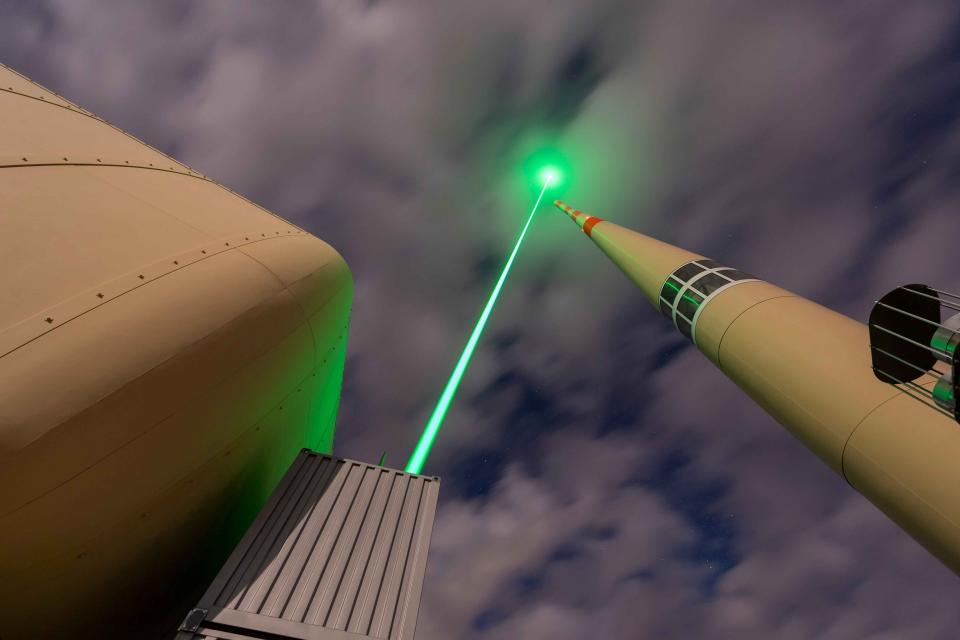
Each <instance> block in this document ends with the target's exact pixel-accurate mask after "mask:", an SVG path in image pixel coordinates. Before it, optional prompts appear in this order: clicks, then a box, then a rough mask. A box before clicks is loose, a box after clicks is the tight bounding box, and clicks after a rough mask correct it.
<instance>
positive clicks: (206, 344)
mask: <svg viewBox="0 0 960 640" xmlns="http://www.w3.org/2000/svg"><path fill="white" fill-rule="evenodd" d="M351 300H352V280H351V276H350V272H349V270H348V268H347V266H346V264H345V262H344V261H343V259H342V258H341V256H340V255H339V254H338V253H337V252H336V251H335V250H334V249H333V248H331V247H330V246H329V245H327V244H326V243H324V242H323V241H322V240H319V239H318V238H316V237H314V236H312V235H310V234H309V233H307V232H305V231H303V230H302V229H300V228H298V227H296V226H294V225H292V224H290V223H288V222H286V221H285V220H283V219H281V218H279V217H277V216H276V215H273V214H272V213H270V212H269V211H266V210H264V209H262V208H260V207H258V206H256V205H254V204H252V203H250V202H249V201H247V200H245V199H244V198H242V197H240V196H238V195H237V194H235V193H233V192H231V191H230V190H229V189H226V188H224V187H223V186H221V185H219V184H217V183H216V182H214V181H213V180H210V179H209V178H207V177H205V176H203V175H201V174H200V173H198V172H197V171H194V170H193V169H191V168H189V167H187V166H185V165H183V164H181V163H179V162H177V161H175V160H173V159H171V158H169V157H167V156H166V155H164V154H162V153H160V152H158V151H157V150H155V149H153V148H151V147H149V146H147V145H145V144H143V143H141V142H139V141H138V140H136V139H134V138H133V137H131V136H129V135H127V134H126V133H124V132H123V131H120V130H119V129H117V128H116V127H113V126H111V125H110V124H108V123H106V122H104V121H103V120H101V119H99V118H98V117H96V116H94V115H93V114H91V113H90V112H88V111H86V110H84V109H82V108H80V107H78V106H76V105H74V104H72V103H70V102H68V101H66V100H64V99H63V98H61V97H60V96H57V95H55V94H53V93H51V92H49V91H47V90H46V89H44V88H43V87H40V86H38V85H37V84H35V83H33V82H31V81H29V80H27V79H26V78H24V77H22V76H20V75H18V74H17V73H15V72H14V71H12V70H10V69H9V68H6V67H0V637H2V638H3V639H4V640H16V639H17V638H44V637H86V635H88V634H89V633H90V632H91V631H92V630H94V629H96V630H98V633H99V635H100V637H107V636H110V637H136V638H140V637H150V635H149V633H150V632H149V630H150V629H155V628H169V629H171V630H172V629H173V628H175V627H176V624H177V623H178V622H179V620H180V618H182V616H183V612H184V611H185V610H187V609H188V608H189V605H190V604H191V603H192V602H194V601H195V600H196V598H197V597H198V595H199V594H200V593H201V592H202V589H203V587H204V586H205V584H206V583H207V582H208V581H209V579H210V577H211V576H212V575H213V574H214V573H215V572H216V570H217V568H218V567H219V566H220V564H221V563H222V562H223V560H224V559H225V558H226V556H227V555H228V554H229V552H230V550H231V549H232V548H233V546H234V544H235V543H236V542H237V540H238V539H239V537H240V535H241V534H242V533H243V530H244V529H245V528H246V527H247V525H248V524H249V523H250V520H251V519H252V518H253V516H254V515H255V514H256V512H257V510H258V509H259V508H260V506H261V505H262V504H263V502H264V500H266V498H267V496H268V495H269V494H270V492H271V490H272V489H273V488H274V486H275V485H276V483H277V481H278V480H279V478H280V477H281V476H282V475H283V473H284V472H285V471H286V470H287V468H288V467H289V465H290V463H291V462H292V461H293V459H294V458H295V457H296V456H297V454H298V452H299V451H300V450H301V448H303V447H310V448H313V449H315V450H318V451H321V452H326V453H329V452H330V451H331V446H332V442H333V435H334V423H335V418H336V413H337V405H338V400H339V396H340V385H341V380H342V374H343V363H344V353H345V345H346V340H347V328H348V323H349V314H350V305H351ZM165 616H168V617H166V618H165V619H161V618H164V617H165ZM133 622H136V624H137V626H135V627H131V626H128V625H130V624H131V623H133Z"/></svg>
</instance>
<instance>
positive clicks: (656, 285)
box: [554, 201, 960, 572]
mask: <svg viewBox="0 0 960 640" xmlns="http://www.w3.org/2000/svg"><path fill="white" fill-rule="evenodd" d="M554 204H555V205H556V206H557V207H558V208H559V209H560V210H561V211H563V212H564V213H566V214H567V215H569V216H570V217H571V218H572V219H573V220H574V221H575V222H576V223H577V225H578V226H580V227H581V228H582V229H583V231H584V232H585V233H586V234H587V235H588V236H590V238H591V239H592V240H593V241H594V242H595V243H596V245H597V246H598V247H600V249H601V250H602V251H603V252H604V253H606V254H607V256H608V257H610V259H611V260H613V262H614V263H615V264H616V265H617V266H618V267H620V269H621V270H622V271H623V272H624V273H625V274H626V275H627V277H629V278H630V279H631V280H632V281H633V282H634V283H636V285H637V286H638V287H639V288H640V290H641V291H642V292H643V294H644V296H645V297H646V298H647V299H648V300H649V301H650V302H651V304H653V305H654V307H656V308H657V309H658V310H660V312H661V313H663V315H665V316H666V317H667V318H669V319H670V321H671V322H673V323H674V324H675V326H676V327H677V328H678V329H679V330H680V332H681V333H683V334H684V335H685V336H686V337H688V338H689V339H690V340H692V341H693V342H694V344H696V346H697V348H698V349H700V351H701V352H703V354H704V355H705V356H706V357H707V358H708V359H709V360H710V361H711V362H713V363H714V364H715V365H716V366H717V367H719V368H720V369H721V370H722V371H723V372H724V373H725V374H726V375H727V376H728V377H729V378H731V379H732V380H733V381H734V382H736V383H737V385H739V386H740V388H741V389H743V390H744V391H745V392H746V393H747V394H748V395H749V396H750V397H751V398H753V399H754V400H755V401H756V402H757V403H758V404H759V405H760V406H762V407H763V408H764V409H765V410H766V411H767V412H768V413H770V415H772V416H773V417H774V418H776V420H777V421H778V422H780V423H781V424H782V425H783V426H785V427H786V428H787V429H788V430H789V431H790V432H791V433H792V434H793V435H794V436H795V437H796V438H798V439H799V440H800V441H801V442H803V444H805V445H806V446H807V447H809V448H810V449H811V450H812V451H813V452H814V453H816V454H817V455H818V456H819V457H820V458H821V459H822V460H823V461H824V462H826V463H827V464H828V465H829V466H830V467H831V468H832V469H833V470H834V471H836V472H837V473H838V474H840V475H841V476H843V477H844V478H845V479H846V480H847V482H849V483H850V484H851V485H852V486H853V487H854V488H855V489H857V491H859V492H860V493H862V494H863V495H864V496H866V497H867V498H868V499H869V500H870V501H871V502H873V503H874V504H875V505H877V506H878V507H879V508H880V509H882V510H883V511H884V512H885V513H886V514H887V515H888V516H890V518H892V519H893V520H894V521H895V522H897V524H899V525H900V526H901V527H902V528H903V529H904V530H906V531H907V532H908V533H909V534H910V535H911V536H913V537H914V538H915V539H916V540H917V541H918V542H920V543H921V544H922V545H923V546H925V547H926V548H927V549H928V550H929V551H930V552H931V553H933V554H934V555H936V556H937V557H938V558H940V560H942V561H943V562H944V563H945V564H947V565H948V566H949V567H950V568H951V569H953V570H954V571H955V572H960V465H958V464H957V461H958V460H960V425H958V424H957V422H956V421H955V420H953V419H951V417H948V416H947V415H945V412H943V411H940V410H937V409H936V407H933V408H931V406H926V407H925V406H923V404H921V403H920V402H917V399H916V397H911V396H916V395H918V394H917V389H919V390H920V392H921V393H923V392H924V390H929V389H931V388H932V386H933V385H934V384H935V383H936V382H937V381H938V379H939V377H938V375H939V374H940V371H939V370H938V371H936V372H930V373H927V374H922V375H917V374H914V375H913V377H914V378H916V379H917V380H918V382H913V381H912V380H907V381H905V384H899V385H896V386H894V385H892V384H888V383H886V382H882V381H881V380H880V379H878V377H882V376H880V372H879V371H877V368H876V366H875V365H876V360H875V359H874V358H873V357H871V342H870V336H869V335H868V329H867V326H865V325H864V324H862V323H860V322H857V321H855V320H851V319H850V318H848V317H846V316H843V315H840V314H838V313H836V312H834V311H831V310H829V309H827V308H825V307H822V306H820V305H818V304H816V303H813V302H811V301H809V300H807V299H805V298H803V297H801V296H798V295H797V294H795V293H791V292H790V291H786V290H784V289H781V288H779V287H777V286H774V285H772V284H769V283H767V282H763V281H762V280H759V279H757V278H754V277H753V276H750V275H748V274H745V273H743V272H741V271H737V270H735V269H730V268H728V267H725V266H723V265H721V264H719V263H717V262H715V261H713V260H709V259H706V258H704V257H703V256H700V255H698V254H695V253H691V252H689V251H685V250H683V249H679V248H677V247H674V246H671V245H668V244H665V243H663V242H660V241H658V240H654V239H653V238H649V237H647V236H644V235H641V234H639V233H636V232H634V231H630V230H629V229H625V228H623V227H621V226H618V225H616V224H613V223H612V222H608V221H604V220H602V219H600V218H597V217H594V216H590V215H586V214H584V213H582V212H580V211H578V210H576V209H573V208H572V207H570V206H568V205H566V204H564V203H562V202H560V201H556V202H555V203H554ZM920 295H923V294H920ZM881 302H882V301H881ZM894 311H895V312H896V313H897V314H900V315H902V314H903V311H901V310H899V309H895V310H894ZM915 321H916V322H920V321H923V322H927V323H931V324H936V322H935V321H934V320H930V319H924V318H919V317H917V318H916V320H915ZM871 326H873V325H871ZM937 326H940V325H937ZM941 332H942V330H941ZM930 334H931V335H932V334H933V329H932V328H931V330H930ZM938 335H939V333H938ZM951 336H952V337H953V338H955V337H956V334H955V333H953V334H951ZM934 342H936V341H934ZM947 342H948V343H950V344H953V345H954V346H955V343H956V340H953V341H952V342H951V341H950V340H947ZM912 348H915V349H919V350H920V351H921V352H922V351H923V350H925V349H927V350H930V351H932V352H937V350H936V349H934V348H932V347H930V346H929V344H928V345H924V344H922V343H919V342H918V343H916V344H915V345H913V347H912ZM950 353H951V354H952V349H951V351H950ZM933 360H934V358H933V357H930V361H931V362H933ZM907 365H909V363H906V364H904V366H907ZM922 369H923V367H921V370H922ZM874 371H877V375H875V373H874ZM910 385H913V386H910ZM927 395H929V391H927Z"/></svg>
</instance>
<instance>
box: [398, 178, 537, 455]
mask: <svg viewBox="0 0 960 640" xmlns="http://www.w3.org/2000/svg"><path fill="white" fill-rule="evenodd" d="M550 181H551V178H550V176H547V177H546V179H545V180H544V182H543V189H541V190H540V195H539V196H538V197H537V201H536V203H534V205H533V209H531V210H530V215H529V216H528V217H527V223H526V224H525V225H523V231H521V232H520V237H519V238H517V244H516V245H514V247H513V252H512V253H511V254H510V258H508V259H507V264H506V265H505V266H504V267H503V272H502V273H501V274H500V279H499V280H497V285H496V286H495V287H494V288H493V293H491V294H490V299H489V300H487V306H485V307H484V308H483V313H481V314H480V319H479V320H477V325H476V326H475V327H474V328H473V333H471V334H470V339H469V340H467V346H466V347H464V349H463V353H461V354H460V359H459V360H457V366H455V367H454V368H453V373H452V374H451V375H450V379H449V380H448V381H447V386H445V387H444V388H443V393H442V394H440V400H439V401H438V402H437V406H436V408H434V410H433V414H431V416H430V420H428V421H427V426H426V427H424V429H423V433H422V434H421V435H420V440H419V441H418V442H417V448H416V449H414V450H413V455H411V456H410V460H409V461H408V462H407V466H406V469H405V470H406V472H407V473H416V474H419V473H420V471H421V470H423V465H424V463H425V462H426V461H427V456H428V455H430V449H431V448H432V447H433V441H434V440H436V439H437V433H438V432H439V431H440V425H441V424H443V419H444V418H445V417H446V415H447V411H448V410H449V409H450V403H451V402H453V396H454V394H455V393H456V392H457V387H459V386H460V380H462V379H463V374H464V373H466V371H467V365H468V364H469V363H470V358H471V357H473V352H474V350H475V349H476V348H477V343H478V342H479V341H480V335H481V334H482V333H483V329H484V327H486V326H487V320H488V319H489V318H490V313H491V312H492V311H493V306H494V305H495V304H496V303H497V298H498V297H499V296H500V290H501V289H503V283H504V282H506V280H507V275H508V274H509V273H510V267H512V266H513V261H514V259H516V257H517V252H518V251H520V245H521V244H523V238H524V236H526V235H527V229H529V228H530V223H531V222H533V216H534V214H535V213H536V212H537V208H538V207H539V206H540V201H541V200H543V194H544V193H546V192H547V187H549V186H550Z"/></svg>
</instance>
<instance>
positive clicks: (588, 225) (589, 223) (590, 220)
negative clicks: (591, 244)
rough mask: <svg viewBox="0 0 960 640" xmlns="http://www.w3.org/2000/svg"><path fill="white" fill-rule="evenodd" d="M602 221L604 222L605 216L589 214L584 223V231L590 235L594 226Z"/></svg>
mask: <svg viewBox="0 0 960 640" xmlns="http://www.w3.org/2000/svg"><path fill="white" fill-rule="evenodd" d="M600 222H603V218H597V217H595V216H587V219H586V220H585V221H584V223H583V232H584V233H585V234H587V235H588V236H589V235H590V232H591V231H592V230H593V228H594V227H595V226H597V224H598V223H600Z"/></svg>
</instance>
